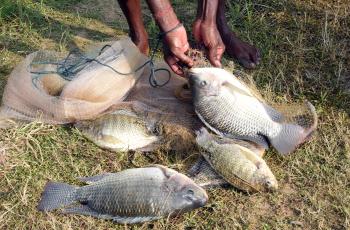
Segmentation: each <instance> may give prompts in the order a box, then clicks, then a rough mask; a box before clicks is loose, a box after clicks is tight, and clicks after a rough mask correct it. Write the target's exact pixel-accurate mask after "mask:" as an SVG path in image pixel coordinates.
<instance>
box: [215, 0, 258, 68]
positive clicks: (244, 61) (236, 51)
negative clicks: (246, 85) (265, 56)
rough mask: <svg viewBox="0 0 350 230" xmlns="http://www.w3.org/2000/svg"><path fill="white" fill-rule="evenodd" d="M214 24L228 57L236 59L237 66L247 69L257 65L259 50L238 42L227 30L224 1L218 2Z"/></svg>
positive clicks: (228, 29) (240, 41) (229, 30)
mask: <svg viewBox="0 0 350 230" xmlns="http://www.w3.org/2000/svg"><path fill="white" fill-rule="evenodd" d="M216 23H217V27H218V30H219V32H220V35H221V38H222V40H223V42H224V44H225V46H226V51H227V53H228V55H229V56H231V57H233V58H234V59H236V60H237V61H238V62H239V64H241V65H242V66H243V67H245V68H248V69H252V68H255V67H256V66H257V65H259V62H260V53H259V50H258V49H257V48H255V47H254V46H252V45H250V44H248V43H246V42H243V41H242V40H240V39H239V38H238V37H237V36H236V35H235V34H234V33H233V32H232V31H231V29H230V28H229V26H228V24H227V21H226V17H225V0H220V3H219V6H218V12H217V16H216Z"/></svg>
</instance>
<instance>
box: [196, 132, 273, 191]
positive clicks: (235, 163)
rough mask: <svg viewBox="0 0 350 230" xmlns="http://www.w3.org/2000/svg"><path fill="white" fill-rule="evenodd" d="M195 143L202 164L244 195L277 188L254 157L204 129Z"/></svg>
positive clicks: (230, 141)
mask: <svg viewBox="0 0 350 230" xmlns="http://www.w3.org/2000/svg"><path fill="white" fill-rule="evenodd" d="M196 141H197V144H198V145H199V146H200V147H201V149H202V150H203V151H202V152H201V154H202V155H203V157H204V158H205V159H206V161H207V162H208V163H209V164H210V166H211V167H212V168H213V169H214V170H215V171H216V172H217V173H218V174H219V175H220V176H221V177H222V178H223V179H224V180H226V181H227V182H228V183H230V184H231V185H233V186H235V187H237V188H239V189H241V190H244V191H248V192H256V191H274V190H276V189H277V188H278V183H277V180H276V178H275V176H274V175H273V173H272V172H271V170H270V168H269V167H268V166H267V164H266V163H265V161H264V160H263V159H262V158H261V157H259V156H258V154H256V153H254V152H252V151H251V150H249V149H247V148H245V147H243V146H241V145H238V144H236V143H234V142H232V140H231V139H229V138H221V137H217V136H213V135H211V134H209V133H208V131H207V130H206V129H205V128H202V129H201V130H200V131H199V132H197V138H196ZM211 177H212V178H215V177H213V176H211Z"/></svg>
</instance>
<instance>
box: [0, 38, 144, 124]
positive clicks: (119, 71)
mask: <svg viewBox="0 0 350 230" xmlns="http://www.w3.org/2000/svg"><path fill="white" fill-rule="evenodd" d="M100 47H101V48H100ZM97 51H98V52H97ZM146 61H147V58H146V57H145V56H144V55H142V54H141V53H140V52H139V50H138V49H137V47H136V46H135V45H134V44H133V43H132V42H131V40H130V39H122V40H120V41H117V42H114V43H113V44H111V45H105V44H99V45H97V46H96V47H94V48H93V49H90V50H89V51H88V52H86V53H80V52H72V53H70V54H69V55H67V54H60V53H56V52H50V51H38V52H35V53H32V54H30V55H28V56H27V57H26V58H25V59H24V60H23V61H22V62H21V63H20V64H19V65H18V66H17V67H16V68H15V69H14V70H13V72H12V73H11V75H10V77H9V79H8V82H7V85H6V87H5V90H4V95H3V101H2V107H1V110H0V111H1V112H0V113H1V117H3V119H4V118H15V119H19V120H26V121H33V120H40V121H43V122H47V123H70V122H74V121H76V120H83V119H90V118H94V117H96V116H97V115H98V114H100V113H102V112H103V111H105V110H106V109H107V108H109V107H110V106H111V105H113V104H115V103H117V102H120V101H122V100H123V99H125V97H126V96H127V95H128V93H129V91H130V90H131V88H132V87H133V86H134V84H135V83H136V81H137V80H138V79H139V78H140V76H141V74H142V73H143V67H142V68H139V67H140V66H142V64H143V63H145V62H146ZM138 68H139V69H138ZM135 70H136V71H135Z"/></svg>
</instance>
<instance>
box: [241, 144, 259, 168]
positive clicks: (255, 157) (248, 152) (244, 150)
mask: <svg viewBox="0 0 350 230" xmlns="http://www.w3.org/2000/svg"><path fill="white" fill-rule="evenodd" d="M238 148H239V151H240V154H242V155H243V156H245V158H247V159H248V160H249V161H251V162H253V163H254V164H255V165H257V164H260V162H261V160H262V159H261V158H260V157H259V156H258V154H257V153H254V152H253V151H251V150H250V149H248V148H246V147H243V146H240V145H239V146H238Z"/></svg>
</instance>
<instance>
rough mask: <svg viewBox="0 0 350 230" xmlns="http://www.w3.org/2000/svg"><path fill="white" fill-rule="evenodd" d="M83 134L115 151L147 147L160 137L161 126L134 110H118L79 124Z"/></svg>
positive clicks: (153, 144) (150, 147)
mask: <svg viewBox="0 0 350 230" xmlns="http://www.w3.org/2000/svg"><path fill="white" fill-rule="evenodd" d="M75 127H76V128H78V129H79V130H80V131H81V132H82V134H83V135H84V136H85V137H86V138H87V139H89V140H91V141H92V142H94V143H95V144H96V145H98V146H100V147H102V148H106V149H110V150H113V151H128V150H136V149H141V150H147V151H150V150H152V149H153V148H155V147H156V146H157V145H156V144H155V143H156V142H158V141H159V140H160V136H159V135H160V133H159V132H160V130H159V129H160V128H161V126H160V125H159V124H158V123H157V122H156V120H154V119H153V120H152V119H147V120H146V119H145V118H144V117H142V116H141V115H139V114H136V113H135V112H133V111H132V110H130V109H118V110H116V111H114V112H112V113H108V114H105V115H103V116H101V117H99V118H97V119H95V120H90V121H81V122H78V123H76V124H75Z"/></svg>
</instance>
